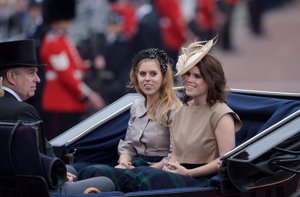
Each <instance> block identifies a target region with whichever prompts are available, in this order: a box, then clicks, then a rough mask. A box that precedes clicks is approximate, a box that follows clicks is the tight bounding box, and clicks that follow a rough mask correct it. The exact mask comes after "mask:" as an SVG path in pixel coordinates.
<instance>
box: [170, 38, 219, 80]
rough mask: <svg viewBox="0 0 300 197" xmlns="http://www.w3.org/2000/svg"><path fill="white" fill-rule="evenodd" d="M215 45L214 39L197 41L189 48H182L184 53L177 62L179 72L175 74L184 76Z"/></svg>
mask: <svg viewBox="0 0 300 197" xmlns="http://www.w3.org/2000/svg"><path fill="white" fill-rule="evenodd" d="M213 45H214V39H211V40H209V41H200V42H198V41H196V42H193V43H191V44H190V45H189V46H188V47H187V48H182V52H183V54H182V55H180V56H179V58H178V62H177V64H176V69H177V73H176V74H175V76H182V75H183V74H185V73H186V72H187V71H189V70H190V69H191V68H193V67H194V66H195V65H196V64H197V63H198V62H200V61H201V59H202V58H203V57H204V56H205V55H206V54H207V53H208V52H209V50H210V49H211V47H212V46H213Z"/></svg>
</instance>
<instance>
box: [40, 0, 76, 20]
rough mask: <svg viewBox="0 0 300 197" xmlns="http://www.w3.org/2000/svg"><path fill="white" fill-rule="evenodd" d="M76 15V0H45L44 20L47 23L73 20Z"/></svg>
mask: <svg viewBox="0 0 300 197" xmlns="http://www.w3.org/2000/svg"><path fill="white" fill-rule="evenodd" d="M75 16H76V0H43V20H44V22H45V23H46V24H51V23H53V22H54V21H58V20H72V19H74V18H75Z"/></svg>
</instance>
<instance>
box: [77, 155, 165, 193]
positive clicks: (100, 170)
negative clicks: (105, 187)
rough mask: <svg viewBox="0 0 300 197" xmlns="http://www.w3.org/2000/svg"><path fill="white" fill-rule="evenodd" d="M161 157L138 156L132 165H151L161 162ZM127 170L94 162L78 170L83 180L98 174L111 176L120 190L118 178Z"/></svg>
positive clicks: (79, 177) (79, 176)
mask: <svg viewBox="0 0 300 197" xmlns="http://www.w3.org/2000/svg"><path fill="white" fill-rule="evenodd" d="M161 159H162V157H137V158H134V159H133V161H132V165H133V166H149V162H159V161H161ZM125 171H126V169H119V168H114V167H113V166H109V165H103V164H94V165H89V166H87V167H84V168H82V169H81V170H80V171H79V172H78V180H83V179H87V178H92V177H97V176H105V177H108V178H110V179H111V180H112V181H113V182H114V184H115V186H116V189H117V190H119V189H120V188H119V187H118V184H117V179H118V177H119V176H121V175H122V174H123V173H124V172H125Z"/></svg>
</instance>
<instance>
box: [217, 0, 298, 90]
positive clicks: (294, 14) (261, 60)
mask: <svg viewBox="0 0 300 197" xmlns="http://www.w3.org/2000/svg"><path fill="white" fill-rule="evenodd" d="M299 11H300V1H299V0H295V1H294V2H293V3H289V4H287V5H285V6H283V7H281V8H280V9H275V10H272V11H268V12H267V13H266V14H265V18H264V23H265V27H266V28H265V29H266V35H265V36H263V37H255V36H253V35H252V34H251V33H250V31H249V28H248V26H247V19H246V17H247V15H246V11H245V5H244V4H240V5H239V6H238V8H237V10H236V12H235V28H234V32H233V33H234V35H235V38H234V39H235V41H234V42H235V45H236V47H237V51H236V52H234V53H229V52H228V53H225V52H222V51H219V50H216V51H215V54H216V55H217V57H219V58H220V59H221V62H222V63H223V66H224V70H225V74H226V76H227V81H228V85H229V87H230V88H241V89H252V90H269V91H284V92H297V93H300V13H299Z"/></svg>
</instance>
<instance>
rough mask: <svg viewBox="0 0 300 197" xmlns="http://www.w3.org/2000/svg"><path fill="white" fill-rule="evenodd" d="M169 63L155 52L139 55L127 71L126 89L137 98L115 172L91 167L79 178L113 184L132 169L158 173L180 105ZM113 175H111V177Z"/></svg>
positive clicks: (169, 149) (166, 159)
mask: <svg viewBox="0 0 300 197" xmlns="http://www.w3.org/2000/svg"><path fill="white" fill-rule="evenodd" d="M171 64H172V60H171V59H170V58H169V57H168V56H167V54H166V53H165V52H164V51H162V50H159V49H155V48H151V49H146V50H142V51H140V52H139V53H138V54H137V55H136V56H135V57H134V58H133V64H132V68H131V71H130V80H131V81H130V85H131V86H132V87H133V88H134V89H135V90H136V92H137V93H139V94H140V95H141V97H140V98H138V99H137V100H135V101H134V102H133V104H132V106H131V109H130V114H131V116H130V119H129V122H128V129H127V132H126V137H125V139H124V140H123V139H121V140H120V142H119V146H118V152H119V155H120V157H119V160H118V164H117V165H116V166H115V168H111V167H109V166H105V165H92V166H88V167H86V168H84V169H83V170H81V172H80V177H81V178H87V177H92V176H100V175H101V176H108V177H110V178H111V179H112V180H114V181H116V180H117V178H118V173H119V172H123V171H124V169H132V168H134V167H136V166H151V167H153V168H157V169H161V168H162V167H163V166H164V165H166V164H167V163H168V162H169V159H170V157H171V153H172V143H171V141H172V137H171V127H170V126H171V124H172V118H173V116H174V113H175V112H176V111H178V109H179V108H180V106H181V102H180V100H179V99H178V97H177V96H176V94H175V92H174V90H173V78H172V70H171V67H172V65H171ZM114 172H115V173H114Z"/></svg>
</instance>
